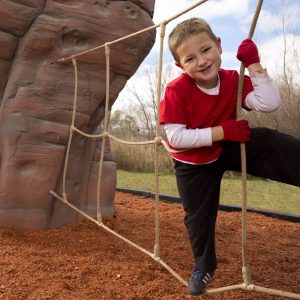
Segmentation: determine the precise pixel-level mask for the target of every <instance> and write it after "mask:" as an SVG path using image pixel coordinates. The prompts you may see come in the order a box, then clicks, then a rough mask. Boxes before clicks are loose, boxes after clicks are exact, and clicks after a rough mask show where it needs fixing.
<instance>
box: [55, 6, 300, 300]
mask: <svg viewBox="0 0 300 300" xmlns="http://www.w3.org/2000/svg"><path fill="white" fill-rule="evenodd" d="M207 1H208V0H201V1H197V2H196V3H195V4H193V5H192V6H190V7H188V8H187V9H185V10H183V11H181V12H179V13H178V14H176V15H175V16H173V17H171V18H169V19H167V20H163V21H162V22H161V23H159V24H156V25H153V26H151V27H148V28H145V29H143V30H140V31H138V32H135V33H132V34H129V35H127V36H124V37H122V38H119V39H117V40H114V41H112V42H108V43H105V44H103V45H100V46H97V47H94V48H92V49H88V50H86V51H83V52H80V53H77V54H75V55H71V56H69V57H66V58H61V59H59V60H58V61H59V62H65V61H72V64H73V68H74V99H73V111H72V121H71V124H70V135H69V140H68V145H67V149H66V156H65V164H64V169H63V179H62V195H61V196H60V195H58V194H57V193H56V192H55V191H52V190H51V191H49V193H50V194H51V195H52V196H53V197H55V198H57V199H59V200H60V201H62V202H63V203H64V204H66V205H68V206H69V207H70V208H72V209H73V210H75V211H76V212H78V213H79V214H81V215H82V216H84V217H85V218H87V219H89V220H90V221H92V222H94V223H95V224H97V225H98V226H99V227H102V228H103V229H104V230H106V231H108V232H110V233H111V234H113V235H114V236H116V237H118V238H119V239H121V240H123V241H125V242H126V243H128V244H129V245H131V246H133V247H134V248H136V249H138V250H139V251H141V252H142V253H144V254H146V255H148V256H149V257H151V258H152V259H153V260H155V261H156V262H158V263H159V264H160V265H162V266H163V267H164V268H165V269H166V270H167V271H169V272H170V274H171V275H173V276H174V277H175V278H176V279H177V280H178V281H180V282H181V283H182V284H183V285H185V286H187V282H186V281H185V280H184V279H183V278H182V277H181V276H180V275H179V274H178V273H176V272H175V271H174V270H173V269H172V268H171V267H170V266H169V265H168V264H166V263H165V262H164V261H163V260H162V259H161V258H160V201H159V167H158V165H159V152H160V151H161V148H162V147H161V146H163V148H164V149H165V150H166V151H168V152H170V153H178V152H182V151H186V149H182V150H179V151H175V150H173V149H171V148H170V147H169V146H168V144H167V142H166V141H165V140H164V139H163V137H162V136H161V127H160V123H159V120H158V119H157V120H156V136H155V138H154V139H153V140H149V141H143V142H131V141H126V140H122V139H119V138H117V137H115V136H113V135H112V134H110V132H109V130H108V123H109V96H110V85H109V82H110V49H111V46H112V45H114V44H117V43H119V42H121V41H123V40H125V39H129V38H131V37H134V36H136V35H139V34H142V33H145V32H147V31H150V30H153V29H156V28H160V54H159V65H158V72H157V89H156V97H157V115H158V116H159V107H160V106H159V102H160V99H161V80H162V65H163V50H164V46H163V45H164V38H165V29H166V26H167V24H168V23H169V22H171V21H172V20H174V19H176V18H178V17H180V16H181V15H183V14H185V13H187V12H189V11H191V10H193V9H194V8H196V7H198V6H200V5H202V4H204V3H205V2H207ZM262 3H263V0H259V1H258V4H257V7H256V11H255V14H254V17H253V21H252V24H251V28H250V31H249V35H248V38H252V36H253V33H254V30H255V26H256V23H257V20H258V16H259V13H260V10H261V7H262ZM101 48H104V50H105V58H106V94H105V115H104V120H103V132H102V133H101V134H97V135H92V134H88V133H85V132H83V131H81V130H80V129H78V128H77V127H76V126H75V119H76V108H77V92H78V70H77V61H76V57H79V56H81V55H84V54H86V53H89V52H92V51H96V50H98V49H101ZM243 77H244V67H243V65H241V68H240V80H239V88H238V99H237V101H238V106H237V115H238V116H239V115H240V111H241V94H242V84H243ZM74 132H76V133H78V134H80V135H82V136H85V137H87V138H92V139H102V145H101V151H100V159H99V169H98V177H97V193H96V203H97V206H96V218H94V217H92V216H91V215H89V214H87V213H86V212H84V211H83V210H81V209H80V208H78V207H76V206H75V205H73V204H72V203H71V202H70V201H69V200H68V197H67V193H66V174H67V169H68V162H69V156H70V148H71V144H72V139H73V135H74ZM107 139H113V140H115V141H117V142H119V143H123V144H127V145H154V147H155V152H154V153H155V155H154V164H155V183H154V191H155V241H154V250H153V252H150V251H148V250H146V249H144V248H143V247H141V246H139V245H137V244H136V243H134V242H132V241H131V240H129V239H127V238H126V237H124V236H122V235H121V234H119V233H117V232H116V231H114V230H112V229H111V228H109V227H108V226H106V225H105V224H104V223H103V221H102V215H101V212H100V194H101V179H102V174H103V161H104V152H105V144H106V140H107ZM241 161H242V214H241V217H242V274H243V280H244V282H243V283H241V284H235V285H229V286H225V287H220V288H215V289H208V290H207V291H206V293H207V294H212V293H219V292H225V291H230V290H236V289H243V290H250V291H256V292H262V293H267V294H271V295H277V296H284V297H288V298H293V299H300V294H295V293H290V292H287V291H282V290H276V289H270V288H264V287H260V286H257V285H254V284H253V283H252V281H251V273H250V269H249V266H248V258H247V214H246V213H247V171H246V154H245V144H244V143H241Z"/></svg>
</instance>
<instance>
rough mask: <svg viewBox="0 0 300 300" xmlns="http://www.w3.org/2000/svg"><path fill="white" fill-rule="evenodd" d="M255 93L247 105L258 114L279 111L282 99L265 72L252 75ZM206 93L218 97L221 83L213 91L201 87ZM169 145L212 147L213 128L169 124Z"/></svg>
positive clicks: (167, 133)
mask: <svg viewBox="0 0 300 300" xmlns="http://www.w3.org/2000/svg"><path fill="white" fill-rule="evenodd" d="M250 78H251V82H252V85H253V91H252V92H251V93H249V94H248V95H247V96H246V99H245V105H246V107H247V108H249V109H250V110H254V111H257V112H264V113H268V112H273V111H275V110H277V109H279V107H280V104H281V98H280V94H279V90H278V88H277V86H276V84H275V82H274V80H273V79H272V78H271V77H270V76H269V75H268V74H267V72H265V73H264V74H261V73H254V74H250ZM198 88H199V89H201V90H202V91H203V92H204V93H207V94H209V95H218V94H219V91H220V82H219V83H218V85H217V86H216V87H214V88H212V89H204V88H202V87H199V86H198ZM164 128H165V131H166V135H167V138H168V141H169V143H170V144H171V145H172V146H173V147H175V148H198V147H204V146H211V145H212V131H211V127H208V128H201V129H199V128H196V129H187V128H186V125H184V124H173V123H167V124H165V126H164Z"/></svg>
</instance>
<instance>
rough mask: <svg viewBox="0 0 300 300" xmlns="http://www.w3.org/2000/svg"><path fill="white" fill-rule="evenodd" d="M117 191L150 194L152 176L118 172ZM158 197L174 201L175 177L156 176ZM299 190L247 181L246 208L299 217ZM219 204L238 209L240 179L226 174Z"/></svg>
mask: <svg viewBox="0 0 300 300" xmlns="http://www.w3.org/2000/svg"><path fill="white" fill-rule="evenodd" d="M117 176H118V178H117V182H118V187H120V188H129V189H135V190H143V191H151V192H154V180H155V177H154V174H153V173H139V172H128V171H124V170H118V173H117ZM159 182H160V192H159V193H160V194H164V195H171V196H176V197H178V192H177V186H176V179H175V175H173V174H169V175H168V174H165V175H162V174H161V175H160V176H159ZM299 198H300V189H299V188H298V187H294V186H291V185H287V184H283V183H279V182H275V181H271V180H263V179H260V178H257V177H250V178H249V180H248V206H249V207H253V208H261V209H268V210H273V211H278V212H283V213H290V214H295V215H300V202H299ZM221 203H223V204H231V205H240V206H241V178H240V175H239V174H238V173H226V174H225V176H224V178H223V180H222V187H221Z"/></svg>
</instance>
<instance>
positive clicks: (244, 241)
mask: <svg viewBox="0 0 300 300" xmlns="http://www.w3.org/2000/svg"><path fill="white" fill-rule="evenodd" d="M262 4H263V0H259V1H258V3H257V6H256V10H255V13H254V17H253V20H252V23H251V27H250V30H249V34H248V38H249V39H251V38H252V37H253V34H254V30H255V27H256V24H257V20H258V17H259V13H260V11H261V7H262ZM244 74H245V67H244V66H243V64H241V67H240V78H239V85H238V96H237V116H238V117H240V113H241V108H242V91H243V79H244ZM240 148H241V171H242V263H243V266H242V273H243V279H244V283H245V285H246V286H249V285H250V284H251V281H252V280H251V272H250V268H249V263H248V256H247V202H248V199H247V197H248V195H247V162H246V147H245V143H241V144H240Z"/></svg>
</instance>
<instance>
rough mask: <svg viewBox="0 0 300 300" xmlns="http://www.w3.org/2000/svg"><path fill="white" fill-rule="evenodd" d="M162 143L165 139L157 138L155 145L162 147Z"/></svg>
mask: <svg viewBox="0 0 300 300" xmlns="http://www.w3.org/2000/svg"><path fill="white" fill-rule="evenodd" d="M162 141H163V138H162V137H161V136H157V137H156V138H155V139H154V143H155V144H156V145H161V144H162Z"/></svg>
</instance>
